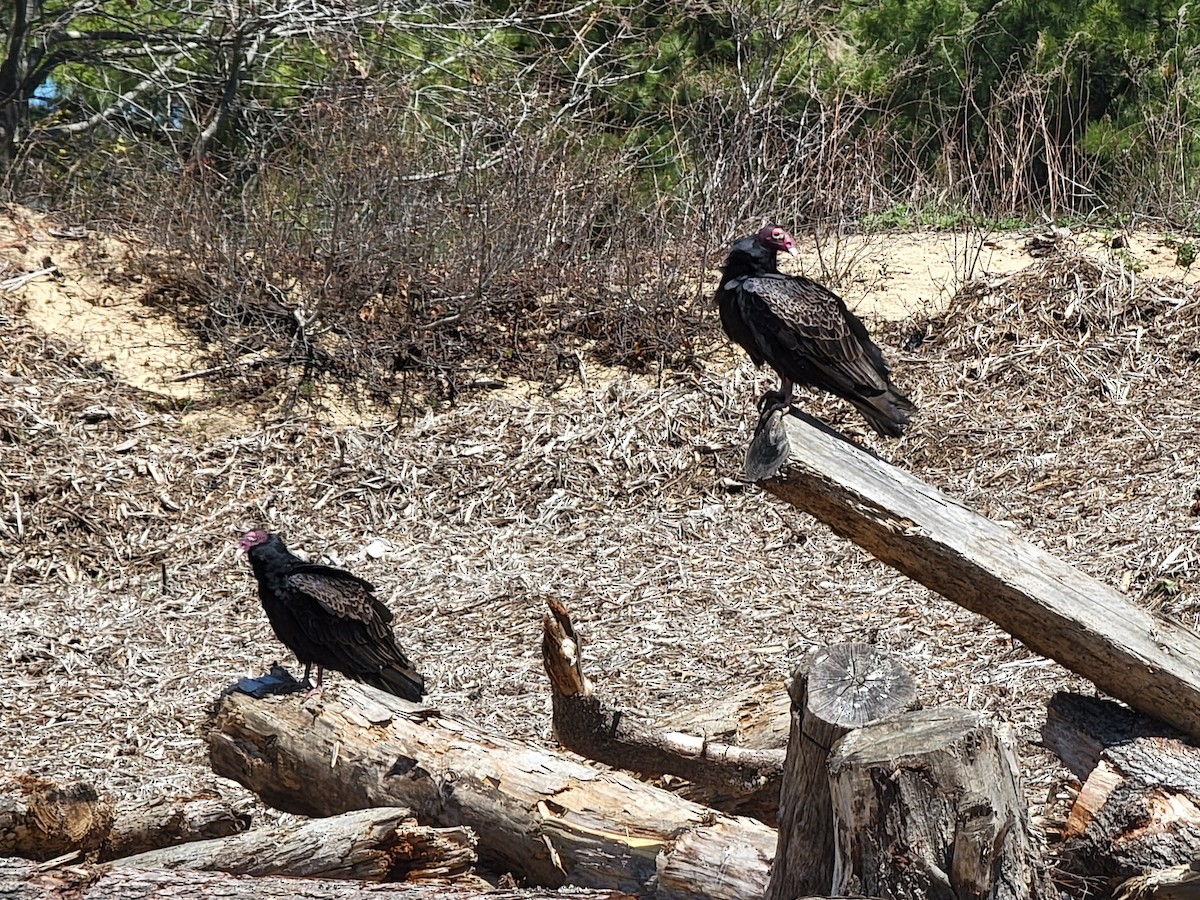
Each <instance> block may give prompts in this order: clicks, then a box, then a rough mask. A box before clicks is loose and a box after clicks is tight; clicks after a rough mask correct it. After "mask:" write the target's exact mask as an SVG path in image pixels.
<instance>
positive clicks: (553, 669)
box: [542, 598, 784, 824]
mask: <svg viewBox="0 0 1200 900" xmlns="http://www.w3.org/2000/svg"><path fill="white" fill-rule="evenodd" d="M548 602H549V606H550V613H549V614H547V615H546V616H544V617H543V619H542V662H543V664H544V666H545V669H546V675H547V676H548V677H549V679H550V697H551V703H552V705H553V709H554V735H555V737H556V738H557V739H558V742H559V743H560V744H562V745H563V746H564V747H566V748H567V749H568V750H572V751H574V752H575V753H578V754H579V755H580V756H586V757H587V758H589V759H594V760H596V761H597V762H602V763H604V764H606V765H609V766H613V767H614V768H619V769H625V770H627V771H631V772H637V773H639V774H641V775H644V776H649V777H657V776H660V775H675V776H678V777H679V778H686V779H688V780H689V781H691V782H694V783H697V784H703V785H705V786H707V787H708V788H709V791H708V792H707V796H708V797H709V798H710V799H711V801H712V805H714V807H715V808H717V809H721V810H722V811H725V812H730V811H736V812H738V813H740V814H742V815H750V816H754V817H755V818H756V819H759V820H761V821H763V822H764V823H766V824H773V823H774V820H775V816H776V814H777V813H778V811H779V785H780V779H781V776H782V773H783V758H784V754H783V751H781V750H757V749H753V748H747V747H733V746H730V745H729V744H721V743H717V742H715V741H709V740H708V739H707V738H705V737H701V736H699V735H696V734H686V733H684V732H680V731H660V730H658V729H656V728H654V727H652V726H650V725H648V724H646V723H643V722H639V721H637V720H636V719H635V718H634V717H633V716H631V715H629V714H628V713H626V712H624V711H623V710H619V709H612V708H611V707H609V706H608V704H606V703H605V702H604V701H603V700H601V699H600V698H599V697H597V696H596V695H595V693H594V691H593V689H592V685H591V682H590V681H589V680H588V679H587V678H586V677H585V676H584V674H583V642H582V639H581V637H580V636H579V635H578V634H577V633H576V632H575V629H574V626H573V625H572V623H571V617H570V614H569V613H568V612H567V608H566V606H564V605H563V604H562V603H561V602H559V601H558V600H556V599H554V598H550V600H549V601H548Z"/></svg>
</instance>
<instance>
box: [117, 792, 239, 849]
mask: <svg viewBox="0 0 1200 900" xmlns="http://www.w3.org/2000/svg"><path fill="white" fill-rule="evenodd" d="M249 827H250V817H249V816H247V815H243V814H240V813H236V812H234V811H233V809H232V808H231V807H230V806H229V804H228V803H226V802H225V801H224V800H219V799H217V798H216V797H182V798H175V799H167V798H160V799H157V800H123V801H121V802H119V803H117V806H116V810H115V811H114V813H113V823H112V828H111V829H110V830H109V832H108V835H107V836H106V837H105V839H104V843H103V844H102V845H101V846H100V859H101V860H102V861H103V860H109V859H118V858H119V857H122V856H133V855H134V854H135V853H145V852H147V851H149V850H158V849H160V848H162V847H173V846H175V845H176V844H186V843H189V842H191V841H204V840H210V839H212V838H222V837H228V836H229V835H231V834H238V833H239V832H242V831H245V830H246V829H247V828H249Z"/></svg>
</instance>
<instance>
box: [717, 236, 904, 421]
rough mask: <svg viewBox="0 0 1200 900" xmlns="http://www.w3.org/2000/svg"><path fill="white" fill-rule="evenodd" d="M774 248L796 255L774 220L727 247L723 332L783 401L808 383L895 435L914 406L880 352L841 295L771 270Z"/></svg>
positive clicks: (721, 292) (721, 294) (720, 299)
mask: <svg viewBox="0 0 1200 900" xmlns="http://www.w3.org/2000/svg"><path fill="white" fill-rule="evenodd" d="M780 250H782V251H784V252H785V253H790V254H792V255H793V256H795V255H796V242H795V240H793V239H792V236H791V235H790V234H788V233H787V232H786V231H784V230H783V229H782V228H780V227H779V226H778V225H767V226H766V227H765V228H763V229H761V230H760V231H759V232H758V233H757V234H750V235H746V237H744V238H742V239H740V240H739V241H737V242H736V243H734V245H733V246H732V247H731V248H730V249H729V256H728V257H727V258H726V259H725V265H724V266H723V267H722V269H721V285H720V287H718V288H717V305H718V306H719V307H720V310H721V325H722V326H724V328H725V333H726V334H728V335H729V337H730V338H732V339H733V340H734V341H735V342H736V343H738V344H740V345H741V346H742V347H743V348H744V349H745V351H746V352H747V353H749V354H750V358H751V359H752V360H754V362H755V363H756V364H757V365H760V366H761V365H762V364H763V363H764V362H765V363H767V364H768V365H769V366H770V367H771V368H772V369H774V370H775V372H776V373H777V374H778V375H779V382H780V384H779V394H780V396H781V398H782V402H783V404H784V405H785V406H786V405H790V404H791V401H792V385H793V384H808V385H812V386H813V387H818V388H822V389H824V390H826V391H829V392H830V393H831V394H835V395H836V396H838V397H841V398H842V399H843V400H848V401H849V402H850V403H852V404H854V406H855V408H857V409H858V411H859V412H861V413H862V414H863V415H864V416H865V417H866V419H867V421H868V422H869V423H870V425H871V427H872V428H874V429H875V430H876V431H877V432H879V433H880V434H885V435H890V436H892V437H897V436H899V434H900V433H901V431H903V429H904V426H905V424H907V422H908V420H909V417H910V416H911V415H912V413H913V412H914V410H915V409H916V407H915V406H914V405H913V403H912V401H911V400H909V399H908V398H907V397H905V396H904V395H903V394H901V393H900V392H899V391H897V390H896V386H895V385H894V384H892V381H891V379H890V378H889V377H888V371H889V370H888V365H887V363H886V362H885V361H884V359H883V354H882V353H881V352H880V351H879V348H878V347H876V346H875V344H874V343H873V342H872V341H871V338H870V336H869V335H868V334H867V329H866V328H864V327H863V323H862V322H860V321H859V320H858V317H857V316H855V315H854V314H853V313H852V312H850V310H848V309H846V304H845V303H844V302H843V301H842V298H841V297H839V296H838V295H837V294H835V293H834V292H833V291H831V290H829V288H827V287H825V286H824V285H822V284H819V283H818V282H816V281H813V280H812V279H811V278H805V277H803V276H801V275H784V274H783V273H781V272H780V271H779V269H778V267H777V266H776V262H775V261H776V254H778V252H779V251H780Z"/></svg>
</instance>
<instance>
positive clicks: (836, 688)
mask: <svg viewBox="0 0 1200 900" xmlns="http://www.w3.org/2000/svg"><path fill="white" fill-rule="evenodd" d="M789 693H790V694H791V698H792V708H791V737H790V738H789V740H788V749H787V758H786V760H785V762H784V769H783V788H782V790H781V791H780V798H779V844H778V847H777V849H776V851H775V865H774V866H773V867H772V870H771V880H770V882H769V884H768V886H767V893H766V897H767V900H790V898H792V897H797V896H803V895H804V894H827V893H829V889H830V886H831V885H832V884H833V858H834V857H833V804H832V801H831V800H830V795H829V769H828V763H829V752H830V748H831V747H832V746H833V745H834V743H835V742H836V741H837V740H838V738H840V737H842V735H844V734H846V733H847V732H848V731H850V730H851V729H854V728H860V727H862V726H863V725H866V724H869V723H871V722H875V721H878V720H879V719H882V718H885V717H887V716H894V715H898V714H899V713H901V712H903V711H904V710H905V709H907V708H908V707H909V705H910V704H911V703H912V702H913V701H914V699H915V697H916V689H915V687H914V684H913V679H912V676H911V675H910V674H909V673H908V671H907V670H906V669H905V668H904V667H903V666H902V665H901V664H900V663H899V662H897V661H896V660H895V659H893V658H891V657H889V656H887V655H885V654H884V653H883V652H882V651H881V650H879V649H878V648H876V647H873V646H871V645H870V644H837V645H835V646H833V647H828V648H824V649H821V650H818V651H816V652H815V653H813V654H812V655H811V656H810V657H809V658H808V659H807V660H806V661H805V662H804V663H803V664H802V665H801V666H800V667H799V668H797V669H796V672H795V674H794V675H793V676H792V684H791V688H790V690H789Z"/></svg>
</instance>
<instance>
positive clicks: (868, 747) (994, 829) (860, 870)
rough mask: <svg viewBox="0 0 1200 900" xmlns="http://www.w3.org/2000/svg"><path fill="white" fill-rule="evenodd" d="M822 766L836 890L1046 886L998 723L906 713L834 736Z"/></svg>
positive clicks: (907, 892)
mask: <svg viewBox="0 0 1200 900" xmlns="http://www.w3.org/2000/svg"><path fill="white" fill-rule="evenodd" d="M830 772H831V776H832V780H831V787H832V793H833V809H834V817H835V819H836V841H837V850H836V865H835V872H834V881H833V893H834V894H835V895H839V894H853V893H865V894H872V895H876V896H885V897H914V898H915V897H920V898H934V900H957V898H967V897H970V898H984V897H986V898H991V900H1025V898H1038V897H1042V896H1043V895H1045V896H1050V891H1049V888H1048V886H1047V885H1046V884H1045V883H1044V881H1043V879H1044V874H1043V871H1044V870H1043V867H1042V866H1041V865H1040V861H1039V860H1038V858H1037V856H1036V854H1035V852H1034V849H1033V846H1032V844H1031V842H1030V840H1029V833H1028V822H1027V816H1026V811H1025V800H1024V796H1023V794H1022V791H1021V786H1020V779H1019V775H1018V770H1017V760H1016V753H1015V750H1014V748H1013V741H1012V738H1011V736H1010V735H1009V734H1008V733H1007V730H1005V731H1004V732H1003V733H1001V732H998V731H997V730H996V729H995V728H993V727H992V726H990V725H989V724H987V723H986V722H985V721H984V720H983V718H982V717H981V716H979V715H978V714H976V713H970V712H967V711H965V710H961V709H953V708H942V709H933V710H922V711H919V712H914V713H908V714H905V715H902V716H899V717H897V718H894V719H890V720H888V721H886V722H881V723H879V724H876V725H869V726H867V727H865V728H861V729H859V730H857V731H854V732H851V733H850V734H848V735H847V736H846V737H844V738H843V739H842V740H841V741H840V742H839V743H838V745H837V747H836V748H835V749H834V753H833V756H832V757H831V759H830Z"/></svg>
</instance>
